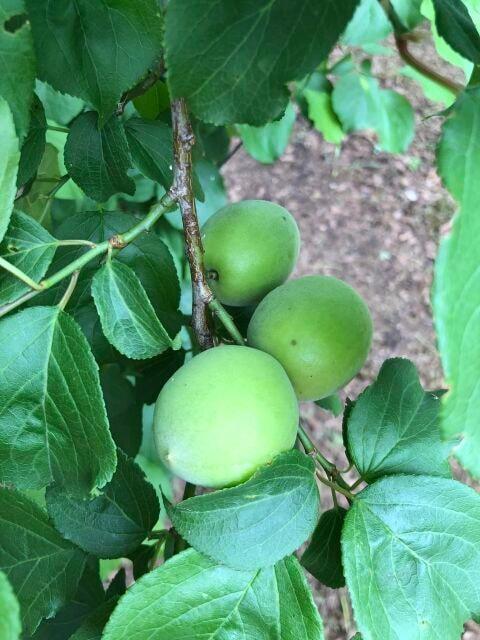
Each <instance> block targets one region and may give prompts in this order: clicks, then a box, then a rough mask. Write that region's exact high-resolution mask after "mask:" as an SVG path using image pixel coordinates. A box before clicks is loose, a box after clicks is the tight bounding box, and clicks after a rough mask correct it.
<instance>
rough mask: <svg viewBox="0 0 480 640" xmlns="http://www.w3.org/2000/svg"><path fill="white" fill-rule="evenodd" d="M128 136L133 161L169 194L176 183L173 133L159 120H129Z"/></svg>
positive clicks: (127, 125)
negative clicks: (174, 176)
mask: <svg viewBox="0 0 480 640" xmlns="http://www.w3.org/2000/svg"><path fill="white" fill-rule="evenodd" d="M125 133H126V136H127V140H128V146H129V147H130V153H131V154H132V159H133V162H134V163H135V165H136V166H137V168H138V169H139V170H140V171H141V172H142V173H143V174H144V175H145V176H147V178H150V180H153V181H154V182H158V183H159V184H161V185H162V187H163V188H164V189H165V190H167V191H168V189H169V188H170V187H171V186H172V181H173V146H172V145H173V141H172V129H171V128H170V126H169V125H168V124H166V123H165V122H161V121H160V120H154V121H149V120H142V118H130V120H128V121H127V122H126V123H125Z"/></svg>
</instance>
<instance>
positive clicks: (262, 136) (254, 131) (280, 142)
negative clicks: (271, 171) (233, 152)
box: [237, 102, 297, 164]
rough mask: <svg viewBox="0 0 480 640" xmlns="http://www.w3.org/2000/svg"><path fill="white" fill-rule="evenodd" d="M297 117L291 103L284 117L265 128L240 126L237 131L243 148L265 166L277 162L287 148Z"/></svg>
mask: <svg viewBox="0 0 480 640" xmlns="http://www.w3.org/2000/svg"><path fill="white" fill-rule="evenodd" d="M296 115H297V114H296V113H295V108H294V106H293V104H292V103H291V102H289V103H288V105H287V109H286V111H285V113H284V115H283V116H282V118H280V120H277V121H276V122H269V123H268V124H266V125H264V126H263V127H251V126H250V125H248V124H241V125H238V126H237V131H238V133H239V135H240V138H241V139H242V142H243V146H244V147H245V149H246V150H247V152H248V153H249V154H250V155H251V156H252V157H253V158H255V160H258V162H263V163H265V164H270V163H272V162H275V160H278V158H280V156H281V155H283V153H284V152H285V149H286V148H287V145H288V141H289V140H290V136H291V134H292V131H293V125H294V124H295V119H296Z"/></svg>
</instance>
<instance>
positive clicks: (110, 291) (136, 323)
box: [92, 260, 173, 359]
mask: <svg viewBox="0 0 480 640" xmlns="http://www.w3.org/2000/svg"><path fill="white" fill-rule="evenodd" d="M92 295H93V299H94V300H95V305H96V307H97V311H98V314H99V316H100V320H101V322H102V329H103V332H104V334H105V336H106V337H107V339H108V340H109V341H110V342H111V343H112V344H113V346H114V347H115V348H116V349H118V351H120V353H123V354H124V355H126V356H127V357H129V358H136V359H142V358H153V356H156V355H158V354H159V353H162V352H163V351H165V350H166V349H169V348H170V347H172V345H173V343H172V340H171V339H170V337H169V335H168V334H167V332H166V330H165V328H164V327H163V325H162V324H161V322H160V320H159V319H158V318H157V316H156V315H155V311H154V309H153V307H152V304H151V302H150V300H149V299H148V297H147V294H146V292H145V289H144V288H143V286H142V283H141V282H140V280H139V278H138V276H137V275H135V272H134V271H133V270H132V269H131V268H130V267H127V265H125V264H122V263H121V262H119V261H118V260H111V261H109V262H107V263H106V264H105V265H104V266H103V267H102V268H101V269H100V270H99V271H97V273H96V274H95V277H94V278H93V282H92Z"/></svg>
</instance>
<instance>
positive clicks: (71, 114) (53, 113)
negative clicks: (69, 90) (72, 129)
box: [35, 80, 85, 126]
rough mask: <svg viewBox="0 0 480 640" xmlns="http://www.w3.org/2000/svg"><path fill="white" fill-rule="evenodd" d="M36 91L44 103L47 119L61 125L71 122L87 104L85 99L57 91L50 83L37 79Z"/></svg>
mask: <svg viewBox="0 0 480 640" xmlns="http://www.w3.org/2000/svg"><path fill="white" fill-rule="evenodd" d="M35 91H36V93H37V95H38V97H39V98H40V100H41V101H42V103H43V107H44V109H45V115H46V116H47V119H48V120H53V121H54V122H56V123H57V124H60V125H64V126H66V125H67V124H69V123H70V122H71V121H72V120H73V119H74V118H76V117H77V116H78V114H79V113H80V112H81V111H82V110H83V108H84V106H85V104H84V102H83V100H79V99H78V98H74V97H73V96H69V95H68V94H65V93H60V92H59V91H55V89H53V87H51V86H50V85H49V84H47V83H46V82H41V81H40V80H37V83H36V85H35Z"/></svg>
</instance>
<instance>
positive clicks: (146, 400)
mask: <svg viewBox="0 0 480 640" xmlns="http://www.w3.org/2000/svg"><path fill="white" fill-rule="evenodd" d="M185 355H186V353H185V351H184V350H183V349H179V350H178V351H173V350H172V349H169V350H168V351H164V352H163V353H162V354H160V355H159V356H157V357H156V358H155V359H154V360H152V361H151V362H147V363H144V366H143V367H142V369H141V370H140V371H138V373H137V374H136V380H135V393H136V395H137V397H138V399H139V401H140V402H141V403H142V404H153V403H154V402H156V400H157V398H158V394H159V393H160V391H161V390H162V388H163V385H164V384H165V383H166V382H167V381H168V380H169V379H170V378H171V377H172V376H173V374H174V373H175V371H177V370H178V369H180V367H181V366H182V365H183V364H184V362H185ZM142 364H143V363H142Z"/></svg>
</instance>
